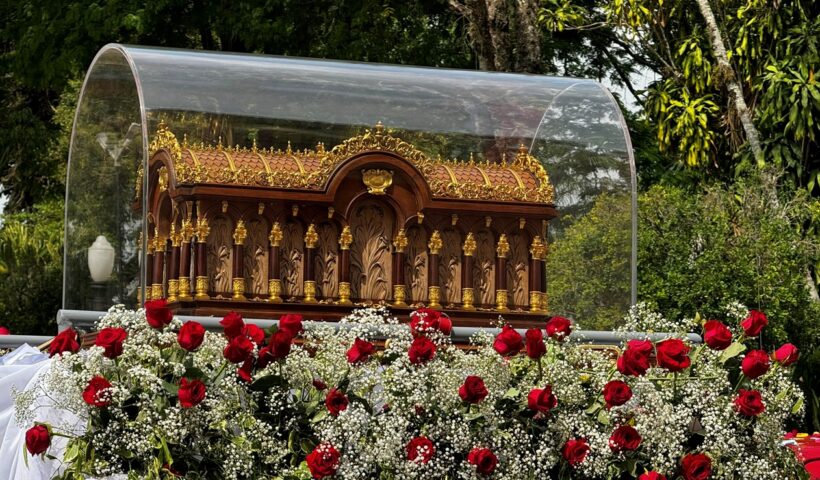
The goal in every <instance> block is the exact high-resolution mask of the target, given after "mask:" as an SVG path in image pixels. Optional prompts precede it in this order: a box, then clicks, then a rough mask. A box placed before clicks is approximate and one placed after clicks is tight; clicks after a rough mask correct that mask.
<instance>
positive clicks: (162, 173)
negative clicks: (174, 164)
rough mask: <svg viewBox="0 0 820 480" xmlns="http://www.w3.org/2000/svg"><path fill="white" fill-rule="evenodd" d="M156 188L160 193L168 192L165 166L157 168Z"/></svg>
mask: <svg viewBox="0 0 820 480" xmlns="http://www.w3.org/2000/svg"><path fill="white" fill-rule="evenodd" d="M157 186H158V187H159V191H160V192H164V191H166V190H168V169H167V168H165V165H163V166H161V167H159V172H157Z"/></svg>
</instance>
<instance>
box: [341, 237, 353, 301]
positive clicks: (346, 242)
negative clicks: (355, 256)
mask: <svg viewBox="0 0 820 480" xmlns="http://www.w3.org/2000/svg"><path fill="white" fill-rule="evenodd" d="M352 244H353V234H352V233H351V232H350V227H349V226H346V227H344V228H343V229H342V233H341V234H339V305H353V302H351V301H350V245H352Z"/></svg>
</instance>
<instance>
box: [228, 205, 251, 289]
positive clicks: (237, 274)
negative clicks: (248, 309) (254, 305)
mask: <svg viewBox="0 0 820 480" xmlns="http://www.w3.org/2000/svg"><path fill="white" fill-rule="evenodd" d="M247 237H248V230H247V229H246V228H245V222H243V221H242V220H239V221H238V222H236V228H235V229H234V231H233V269H232V271H233V282H232V286H233V297H231V298H232V299H233V300H245V271H244V270H245V247H244V245H245V238H247Z"/></svg>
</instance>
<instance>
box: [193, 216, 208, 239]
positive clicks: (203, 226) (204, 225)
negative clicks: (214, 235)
mask: <svg viewBox="0 0 820 480" xmlns="http://www.w3.org/2000/svg"><path fill="white" fill-rule="evenodd" d="M209 233H211V227H209V226H208V219H207V218H205V216H204V215H203V216H202V218H200V219H198V220H197V222H196V241H197V242H198V243H205V242H207V241H208V234H209Z"/></svg>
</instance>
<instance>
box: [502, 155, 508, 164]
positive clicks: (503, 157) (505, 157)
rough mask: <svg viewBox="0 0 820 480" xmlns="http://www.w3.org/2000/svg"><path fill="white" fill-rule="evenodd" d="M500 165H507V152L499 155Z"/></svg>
mask: <svg viewBox="0 0 820 480" xmlns="http://www.w3.org/2000/svg"><path fill="white" fill-rule="evenodd" d="M501 163H502V164H504V165H506V164H507V152H502V153H501Z"/></svg>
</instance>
